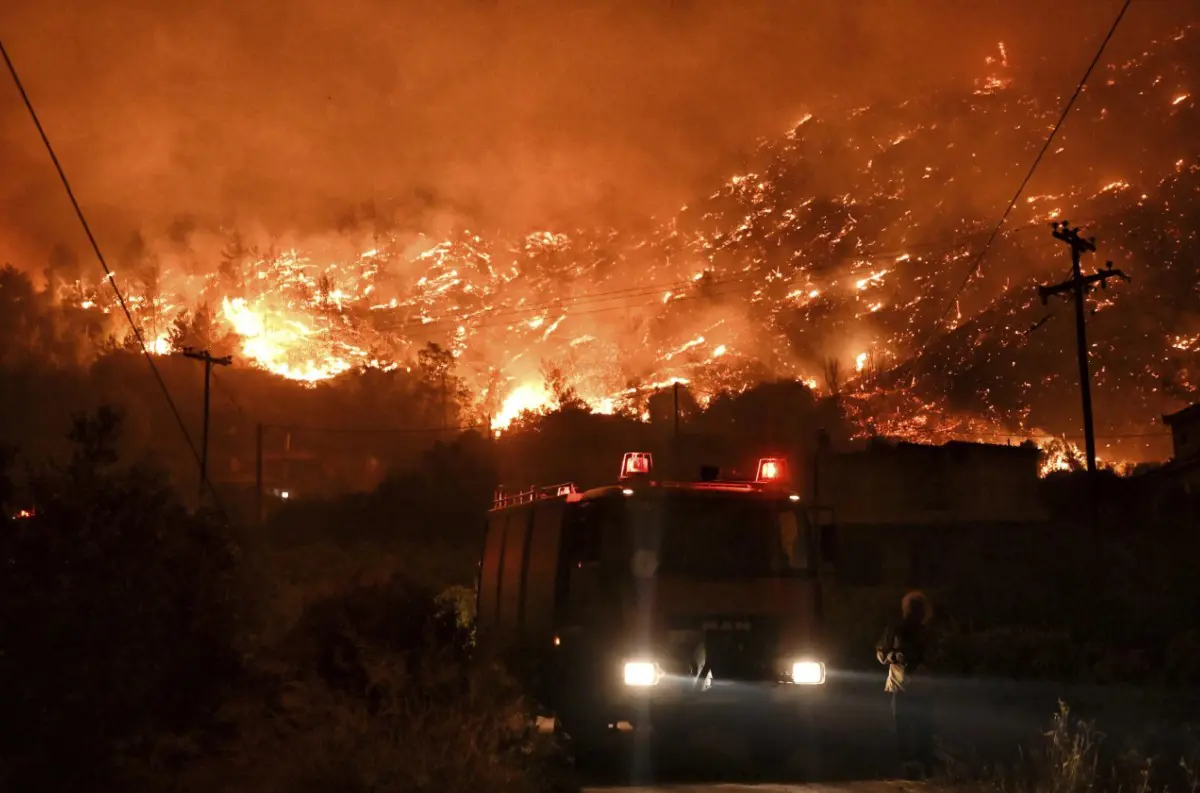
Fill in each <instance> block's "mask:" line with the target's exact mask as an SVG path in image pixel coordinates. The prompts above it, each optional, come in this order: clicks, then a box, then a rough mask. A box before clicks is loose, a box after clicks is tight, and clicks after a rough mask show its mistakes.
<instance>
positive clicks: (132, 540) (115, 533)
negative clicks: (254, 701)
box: [0, 410, 236, 791]
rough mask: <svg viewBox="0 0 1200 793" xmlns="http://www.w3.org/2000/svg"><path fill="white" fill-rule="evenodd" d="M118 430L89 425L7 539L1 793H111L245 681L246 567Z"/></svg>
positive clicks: (110, 419)
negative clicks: (238, 604) (148, 753)
mask: <svg viewBox="0 0 1200 793" xmlns="http://www.w3.org/2000/svg"><path fill="white" fill-rule="evenodd" d="M119 425H120V422H119V417H118V416H117V415H116V414H115V413H113V412H111V411H105V410H102V411H100V412H99V413H97V414H96V415H95V416H90V417H80V418H78V419H77V420H76V423H75V426H74V429H73V430H72V432H71V436H70V437H71V439H72V440H73V441H74V443H75V450H74V455H73V456H72V458H71V459H70V461H69V462H67V463H65V464H62V465H56V466H52V467H48V468H45V469H42V470H38V471H35V472H34V473H33V474H32V475H31V476H30V478H29V481H28V486H27V487H23V488H21V489H20V490H21V491H22V492H20V493H17V492H16V489H15V488H9V490H10V493H9V498H11V499H13V500H14V501H18V500H19V502H20V503H21V505H22V506H21V508H22V509H23V510H25V512H24V514H25V515H26V516H25V517H21V518H19V519H15V520H9V519H8V516H5V525H4V531H3V532H0V560H2V562H3V569H2V570H0V692H3V694H2V695H0V697H2V699H0V701H2V703H3V704H0V713H2V714H3V715H2V716H0V789H3V790H37V791H55V790H71V791H82V790H90V789H97V788H102V787H104V786H105V785H106V784H107V783H109V782H111V781H112V780H113V779H114V777H115V776H116V775H117V774H118V773H119V767H120V766H121V765H122V763H124V762H126V761H128V759H129V758H131V757H135V756H137V755H138V754H139V753H141V752H143V751H144V750H145V748H146V746H147V744H148V743H152V742H154V741H155V740H156V739H157V736H160V735H164V734H169V733H172V732H176V731H180V730H185V729H190V728H192V727H193V726H194V725H196V724H199V723H202V722H203V721H204V720H205V718H206V716H207V714H208V713H210V712H211V710H212V709H213V707H215V702H216V700H217V693H218V689H219V686H220V684H221V682H222V681H225V680H228V679H230V677H231V676H232V673H233V671H234V670H235V668H236V656H235V654H234V650H233V648H234V646H235V634H236V619H235V617H236V611H235V603H234V590H235V588H236V587H235V586H234V582H235V577H234V572H235V559H236V556H235V553H234V551H233V548H232V546H231V544H230V542H229V540H228V537H227V534H226V532H225V530H224V527H223V526H222V525H221V524H220V523H218V522H216V521H215V520H212V519H210V518H209V517H207V516H205V515H194V514H190V513H189V512H188V511H187V510H186V509H185V508H184V506H183V504H182V503H181V502H180V500H179V498H178V497H177V495H176V493H175V492H174V490H173V489H172V488H171V487H170V485H169V484H168V483H167V481H166V480H165V478H164V476H163V475H162V474H161V472H159V471H157V470H153V469H148V468H144V467H138V466H134V467H122V466H119V465H118V464H117V457H116V453H115V448H116V441H117V436H118V429H119Z"/></svg>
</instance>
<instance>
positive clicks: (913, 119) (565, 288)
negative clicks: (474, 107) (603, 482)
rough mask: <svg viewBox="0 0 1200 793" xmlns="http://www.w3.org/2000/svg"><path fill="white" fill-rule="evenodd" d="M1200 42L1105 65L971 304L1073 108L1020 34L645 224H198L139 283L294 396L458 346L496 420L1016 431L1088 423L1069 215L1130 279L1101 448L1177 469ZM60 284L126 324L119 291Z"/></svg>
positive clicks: (1097, 328) (132, 278) (776, 149)
mask: <svg viewBox="0 0 1200 793" xmlns="http://www.w3.org/2000/svg"><path fill="white" fill-rule="evenodd" d="M1198 42H1200V30H1197V29H1194V28H1186V27H1185V28H1182V29H1177V30H1174V31H1173V32H1172V33H1171V35H1170V36H1168V37H1165V38H1164V39H1163V40H1161V41H1155V42H1153V43H1152V45H1148V46H1147V50H1146V51H1145V52H1143V53H1142V54H1141V55H1139V56H1138V57H1136V58H1132V59H1129V60H1127V61H1125V62H1121V63H1114V64H1111V65H1108V66H1106V67H1105V68H1104V69H1103V70H1098V71H1097V72H1096V74H1095V75H1094V76H1093V79H1092V84H1091V86H1090V88H1089V90H1088V91H1087V92H1086V94H1085V95H1084V101H1082V102H1081V104H1080V106H1079V107H1078V109H1077V112H1074V113H1073V114H1072V116H1071V118H1070V119H1069V121H1068V126H1067V127H1066V128H1065V129H1064V134H1063V135H1062V136H1061V138H1060V142H1059V143H1058V144H1056V150H1054V151H1053V156H1052V157H1048V159H1047V161H1046V163H1045V165H1044V167H1043V169H1042V172H1040V173H1039V176H1038V177H1037V178H1035V179H1034V181H1033V182H1032V183H1031V185H1030V187H1029V190H1028V191H1027V192H1026V193H1025V195H1023V196H1022V199H1021V201H1020V204H1019V206H1018V208H1017V209H1016V210H1015V211H1014V213H1013V215H1012V217H1011V218H1010V219H1009V222H1008V224H1007V225H1006V227H1005V231H1004V233H1003V234H1002V235H1001V237H1000V238H999V239H998V240H997V242H996V244H995V245H994V246H993V247H992V249H991V251H990V252H989V255H988V257H987V260H986V261H985V262H984V263H983V266H982V268H981V271H980V272H979V273H978V274H977V275H976V276H975V277H972V278H971V280H970V281H969V282H968V284H967V287H966V289H964V290H963V292H962V294H961V297H960V298H959V299H958V300H956V301H955V302H954V303H953V304H952V305H949V311H947V310H946V309H947V306H948V301H949V300H950V299H951V297H952V296H953V295H954V294H955V290H956V289H957V288H958V286H959V284H960V283H961V282H962V279H963V277H964V276H965V275H966V274H967V270H968V267H969V266H970V264H971V262H972V259H973V257H974V256H975V255H976V254H977V252H978V251H979V250H980V248H981V246H982V245H983V243H984V240H985V239H986V238H987V237H988V234H989V231H990V228H991V225H992V224H994V223H995V218H996V217H997V215H998V213H999V211H1000V210H1001V209H1002V208H1003V206H1004V203H1005V201H1006V200H1007V198H1008V197H1009V196H1010V195H1011V191H1012V189H1013V187H1014V186H1015V185H1016V184H1017V183H1018V182H1019V179H1020V176H1021V175H1022V173H1023V172H1024V170H1025V169H1027V168H1028V165H1029V162H1030V160H1031V159H1032V156H1033V154H1034V153H1036V151H1037V148H1038V147H1039V146H1040V145H1041V142H1042V141H1043V140H1044V138H1045V135H1046V134H1047V132H1048V129H1049V127H1050V126H1051V125H1052V124H1053V122H1054V120H1055V117H1056V116H1057V114H1058V112H1059V109H1060V107H1061V99H1062V97H1061V96H1060V95H1058V94H1056V93H1055V91H1054V90H1050V91H1047V90H1046V89H1045V88H1041V87H1038V88H1036V90H1035V87H1034V83H1035V80H1034V77H1033V76H1032V75H1033V72H1032V71H1030V72H1023V71H1022V70H1021V69H1020V68H1019V65H1018V64H1010V63H1009V57H1008V53H1007V50H1006V48H1005V46H1004V44H1003V43H999V44H998V45H997V46H996V48H995V50H994V52H992V53H990V54H987V55H986V56H984V55H981V57H980V74H979V75H978V78H977V79H976V80H975V81H974V83H973V84H970V85H964V86H960V87H959V88H957V89H955V88H946V89H944V90H942V91H939V92H937V93H935V94H933V95H928V96H923V97H914V98H909V99H905V100H901V101H896V102H893V103H891V104H879V105H876V106H870V107H851V108H845V109H843V110H842V111H840V112H838V113H834V112H832V111H829V110H821V111H819V112H818V111H817V110H813V111H812V112H805V113H803V114H802V115H801V116H800V117H799V119H798V120H797V122H796V123H795V125H794V127H793V128H792V129H790V130H787V131H786V133H785V134H783V135H781V136H779V137H778V138H777V139H772V140H763V141H761V142H760V143H759V145H758V147H757V148H756V149H755V151H753V152H752V153H750V154H749V155H747V156H746V158H745V166H744V168H743V169H742V171H741V172H740V173H738V174H736V175H733V176H731V177H730V178H729V179H728V180H727V181H726V182H725V183H724V184H721V185H719V186H718V187H716V189H715V190H713V191H712V192H711V193H710V194H709V195H707V196H705V197H702V198H700V199H698V200H695V201H693V202H690V203H689V204H688V205H687V206H685V207H683V208H682V209H681V210H680V211H679V212H678V213H677V214H676V215H675V216H673V217H670V218H666V219H659V220H657V221H655V222H654V224H653V229H652V230H651V231H650V232H648V233H642V232H633V231H630V230H622V229H612V228H569V229H567V228H562V229H554V230H548V231H537V232H535V233H527V234H523V235H512V234H504V233H490V232H489V233H485V232H483V231H471V230H466V229H461V228H460V229H458V230H455V231H453V232H451V233H449V234H447V235H446V236H444V237H441V238H433V237H430V236H427V235H412V234H402V233H398V232H394V231H389V230H387V229H384V230H379V229H376V230H375V231H374V232H373V233H371V234H364V235H356V234H346V235H342V236H340V237H339V238H338V240H337V242H336V247H338V248H340V249H341V250H340V251H336V252H330V250H331V246H328V245H325V243H324V241H314V240H299V241H295V240H282V239H275V240H273V241H272V242H271V243H269V244H266V245H264V246H262V247H257V248H256V247H253V246H250V245H248V244H246V243H245V242H243V241H242V239H241V238H240V237H237V236H236V235H232V236H231V235H223V236H222V235H213V239H216V238H217V237H218V236H220V242H219V243H217V242H213V241H212V240H208V241H205V239H204V238H203V235H202V234H201V233H200V232H194V231H193V232H190V236H187V237H186V241H185V242H184V243H183V244H179V243H178V242H175V243H172V244H169V245H168V244H165V243H164V244H163V245H161V246H159V245H155V244H150V245H147V246H144V247H142V248H140V249H135V250H133V251H130V252H127V255H126V257H125V258H124V261H123V262H122V264H123V266H118V267H117V268H116V269H117V270H118V275H117V277H118V280H119V281H121V283H122V284H123V285H124V287H125V289H126V290H127V292H128V293H129V295H130V300H131V303H132V305H133V308H134V310H135V312H136V315H137V318H138V321H139V322H140V323H141V324H142V325H143V327H144V329H145V331H146V335H147V337H148V338H149V339H150V340H152V343H153V345H154V349H155V350H156V351H159V352H165V351H166V350H167V349H168V347H169V345H170V339H171V328H172V322H173V321H174V320H176V319H177V318H178V317H179V316H180V315H181V312H191V314H192V315H194V314H195V313H196V312H197V309H198V307H199V306H206V307H207V312H208V314H209V316H210V319H211V322H212V323H213V326H214V328H217V329H219V330H220V333H219V334H217V335H226V334H230V335H229V339H230V341H231V343H232V346H233V348H234V349H232V350H231V351H232V352H233V353H234V354H235V355H236V356H237V357H238V360H239V362H240V363H241V364H243V365H250V366H258V367H262V368H265V369H268V370H270V371H272V372H275V373H277V374H279V375H281V376H283V377H288V378H292V379H295V380H298V381H303V382H315V381H319V380H323V379H328V378H332V377H336V376H337V375H338V374H340V373H342V372H345V371H347V370H350V369H353V368H356V367H364V366H365V367H379V368H390V367H395V366H407V365H409V362H410V361H411V360H412V359H413V356H414V354H415V351H416V350H417V349H419V348H420V347H421V346H422V345H424V344H425V343H426V342H427V341H436V342H438V343H439V344H442V345H443V346H446V347H448V348H450V349H451V350H452V351H453V352H454V354H455V356H456V357H457V360H458V362H459V371H460V373H461V374H462V375H463V376H464V377H466V378H467V379H468V381H469V383H470V384H471V385H472V386H473V388H474V391H475V393H476V394H478V395H479V407H480V412H481V413H482V414H484V415H489V416H491V417H492V418H493V421H494V423H495V424H496V425H498V426H504V425H505V424H506V423H507V422H508V421H509V420H511V419H512V417H513V416H514V415H515V414H516V413H517V412H518V411H519V410H520V409H524V408H537V407H539V406H541V405H543V404H545V403H547V402H549V401H550V400H551V399H553V395H552V394H551V392H550V390H549V388H548V387H547V385H546V381H547V374H548V373H549V374H551V375H552V376H553V378H557V379H558V380H559V381H560V382H561V384H565V385H569V386H570V387H572V388H573V389H575V391H576V392H577V393H578V394H579V395H580V396H582V397H583V398H584V399H585V400H586V401H587V402H588V403H589V404H590V405H591V406H592V407H593V409H596V410H601V411H611V410H613V409H615V408H616V407H618V406H621V405H622V404H625V405H630V406H633V407H635V408H636V409H640V408H637V404H638V399H639V395H641V394H644V393H645V392H646V391H647V390H649V389H652V388H654V387H656V386H661V385H663V384H666V383H670V382H671V381H674V380H679V381H684V382H687V383H689V384H690V386H691V387H692V388H693V390H694V391H695V392H696V394H697V395H698V398H700V399H701V400H703V399H704V398H705V397H706V396H707V395H708V394H711V393H714V392H717V391H719V390H721V389H730V388H732V389H739V388H742V387H745V386H746V385H747V384H749V383H752V382H755V381H760V380H763V379H770V378H780V377H782V378H795V379H800V380H803V381H805V382H807V383H809V384H810V385H811V386H812V387H813V388H814V389H817V390H821V391H825V392H829V391H838V392H841V393H842V394H844V395H845V397H846V400H845V404H846V405H847V408H848V410H849V411H850V413H851V414H852V415H853V416H854V417H855V420H856V422H857V423H858V424H859V425H860V426H862V428H863V432H864V434H866V433H880V434H885V435H894V436H899V437H906V438H910V439H914V440H931V441H942V440H946V439H949V438H954V437H958V438H972V437H974V438H981V439H999V440H1004V439H1020V438H1024V437H1030V436H1031V435H1044V434H1052V433H1068V434H1074V433H1076V432H1078V427H1079V420H1078V417H1077V408H1076V405H1077V402H1078V397H1077V383H1076V381H1075V378H1074V374H1073V373H1074V371H1075V364H1074V358H1073V346H1072V345H1073V337H1072V336H1071V332H1072V328H1071V320H1070V307H1069V305H1063V306H1061V307H1060V306H1059V305H1058V304H1057V303H1052V304H1051V305H1050V306H1048V307H1045V308H1043V306H1042V305H1041V304H1040V302H1039V301H1038V300H1037V295H1036V290H1035V286H1036V285H1037V284H1038V283H1044V282H1049V281H1056V280H1059V279H1060V278H1061V276H1062V273H1063V272H1064V270H1065V269H1066V268H1067V267H1068V265H1069V259H1068V258H1067V254H1066V251H1065V249H1062V248H1061V246H1059V245H1058V244H1057V243H1055V241H1054V240H1052V239H1051V238H1050V234H1049V229H1048V223H1049V221H1051V220H1052V219H1062V218H1064V217H1067V218H1070V220H1072V221H1073V222H1074V223H1077V224H1082V225H1084V227H1085V233H1087V234H1095V235H1096V236H1097V237H1098V247H1099V250H1100V252H1101V253H1100V256H1099V257H1097V261H1095V262H1085V266H1086V267H1088V268H1089V269H1090V268H1091V266H1093V265H1096V266H1099V265H1101V264H1102V262H1103V259H1104V258H1110V259H1113V260H1114V261H1116V262H1117V264H1118V265H1119V266H1121V267H1122V268H1123V269H1125V270H1126V271H1127V272H1130V273H1131V274H1133V276H1134V279H1135V280H1134V282H1133V283H1132V284H1120V285H1117V286H1115V287H1114V288H1113V289H1111V290H1110V291H1107V292H1103V293H1097V294H1095V295H1093V298H1092V302H1091V306H1092V310H1093V314H1092V316H1091V317H1090V319H1089V323H1090V324H1089V332H1090V334H1091V344H1092V355H1093V364H1092V371H1093V373H1094V378H1095V379H1094V382H1095V392H1096V401H1097V417H1098V428H1097V431H1098V434H1099V435H1100V436H1101V442H1100V452H1101V457H1102V458H1106V459H1126V460H1138V459H1145V458H1155V457H1162V456H1164V455H1165V453H1166V452H1167V446H1166V444H1165V443H1164V442H1163V441H1162V439H1161V438H1160V437H1154V436H1151V437H1141V436H1145V435H1149V434H1151V433H1154V432H1155V427H1154V426H1153V423H1154V420H1155V419H1156V417H1157V416H1158V415H1159V414H1160V413H1161V412H1163V411H1165V410H1167V409H1170V408H1171V407H1173V406H1175V405H1177V404H1178V403H1179V401H1181V400H1188V399H1194V398H1195V396H1196V392H1197V383H1196V377H1197V375H1196V367H1197V364H1198V363H1200V361H1198V359H1197V355H1198V354H1200V342H1197V338H1200V335H1198V334H1200V316H1198V314H1197V312H1196V306H1197V305H1200V303H1197V298H1198V297H1200V294H1198V292H1200V276H1197V270H1196V268H1195V266H1194V264H1193V261H1194V257H1195V255H1196V252H1197V249H1196V231H1197V229H1200V202H1198V195H1200V192H1198V191H1200V141H1197V139H1196V138H1195V136H1194V135H1193V134H1191V130H1192V129H1194V126H1195V113H1196V109H1195V100H1194V98H1193V94H1192V88H1193V86H1191V85H1190V84H1189V79H1194V78H1192V77H1191V75H1189V72H1188V69H1187V67H1186V65H1187V64H1191V63H1198V62H1200V57H1198V56H1200V49H1198V46H1200V45H1198ZM1055 88H1056V90H1062V88H1063V87H1061V86H1056V87H1055ZM359 237H361V242H360V243H358V244H357V247H356V248H355V250H354V252H353V253H350V254H347V253H345V248H346V246H347V245H354V244H356V243H355V240H358V239H359ZM271 245H274V246H276V247H275V248H274V249H273V248H271V247H270V246H271ZM202 250H208V251H209V253H207V254H201V253H199V251H202ZM216 251H220V253H219V254H217V253H216ZM61 291H62V295H63V297H64V299H65V300H67V301H68V302H71V303H73V304H75V305H78V306H80V307H83V308H89V309H94V310H101V311H111V310H112V297H111V290H108V289H107V288H105V286H104V285H103V284H98V283H94V282H93V283H91V284H85V283H75V284H71V285H68V286H65V287H64V288H63V289H62V290H61ZM206 321H207V320H206ZM927 342H928V344H927ZM1116 436H1121V437H1116Z"/></svg>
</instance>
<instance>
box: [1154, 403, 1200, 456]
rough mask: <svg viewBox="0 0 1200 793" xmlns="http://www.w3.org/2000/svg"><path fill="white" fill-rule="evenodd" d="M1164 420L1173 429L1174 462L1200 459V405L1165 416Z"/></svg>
mask: <svg viewBox="0 0 1200 793" xmlns="http://www.w3.org/2000/svg"><path fill="white" fill-rule="evenodd" d="M1162 420H1163V424H1166V425H1167V426H1168V427H1170V428H1171V445H1172V447H1173V448H1174V454H1173V455H1172V461H1174V462H1185V461H1188V460H1194V459H1196V458H1197V457H1200V404H1196V405H1190V406H1188V407H1185V408H1184V409H1183V410H1180V411H1178V412H1176V413H1171V414H1169V415H1166V416H1163V417H1162Z"/></svg>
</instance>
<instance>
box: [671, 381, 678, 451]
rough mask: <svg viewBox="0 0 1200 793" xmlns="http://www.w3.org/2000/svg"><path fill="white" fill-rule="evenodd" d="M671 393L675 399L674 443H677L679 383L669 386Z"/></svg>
mask: <svg viewBox="0 0 1200 793" xmlns="http://www.w3.org/2000/svg"><path fill="white" fill-rule="evenodd" d="M671 385H672V386H673V387H672V389H671V391H672V392H673V395H674V397H675V442H676V443H679V381H678V380H676V381H675V382H674V383H672V384H671Z"/></svg>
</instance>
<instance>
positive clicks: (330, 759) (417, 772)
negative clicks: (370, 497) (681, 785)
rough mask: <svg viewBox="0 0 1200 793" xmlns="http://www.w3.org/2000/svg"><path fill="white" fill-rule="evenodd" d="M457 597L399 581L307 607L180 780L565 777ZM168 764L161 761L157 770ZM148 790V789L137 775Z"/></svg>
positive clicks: (423, 786) (235, 784)
mask: <svg viewBox="0 0 1200 793" xmlns="http://www.w3.org/2000/svg"><path fill="white" fill-rule="evenodd" d="M470 650H471V647H470V644H469V634H468V632H467V630H466V629H465V628H464V627H463V626H462V624H461V623H460V620H459V615H458V614H457V613H456V611H455V609H454V608H452V607H449V605H448V602H447V601H446V600H444V599H438V598H434V597H431V596H430V595H428V594H426V593H425V592H423V591H421V590H418V589H416V588H413V587H412V586H410V585H408V584H406V583H404V582H403V581H401V580H399V579H394V580H392V581H390V582H387V583H384V584H375V585H364V586H359V587H356V588H354V589H353V590H351V591H350V592H348V593H346V594H344V595H342V596H338V597H333V598H328V599H326V600H323V601H321V602H319V603H315V604H313V605H311V606H309V607H308V608H307V610H306V612H305V614H304V616H303V617H302V618H301V620H300V622H299V623H298V625H297V626H296V628H295V629H294V630H293V631H292V632H291V634H290V635H289V636H288V637H287V638H286V639H285V640H284V641H283V643H282V644H281V645H280V647H279V648H278V649H277V651H276V652H274V653H273V654H272V655H271V656H270V657H269V658H265V659H262V660H260V661H259V663H258V664H257V670H256V672H255V675H254V676H253V677H252V678H251V679H248V680H247V681H246V684H245V686H244V687H243V689H242V691H241V693H240V694H239V695H238V696H236V697H234V698H233V699H232V700H231V702H230V704H229V705H228V706H227V707H226V709H225V711H224V713H223V717H224V719H225V720H226V722H227V728H228V730H229V739H228V740H227V741H226V743H225V746H224V748H223V749H222V750H221V752H220V757H221V759H220V760H219V761H214V760H213V759H212V757H211V755H209V756H205V755H202V754H200V753H197V754H196V756H194V757H193V758H192V759H191V760H190V761H189V763H188V766H189V767H188V770H187V772H186V774H185V775H184V776H185V781H186V782H187V787H188V788H189V789H196V790H203V789H213V790H217V789H221V790H232V791H242V790H245V791H255V793H270V792H278V793H355V791H372V793H391V792H392V791H420V790H431V791H439V793H442V792H445V793H452V792H453V791H463V792H464V793H466V792H467V791H478V792H479V793H488V791H517V792H518V793H519V792H520V791H530V793H534V792H535V791H545V790H551V789H561V788H563V787H569V784H568V782H567V780H568V778H569V774H567V773H566V771H567V769H565V768H564V767H563V765H562V762H563V761H562V759H561V755H560V754H559V752H558V751H557V749H556V747H555V745H554V744H553V742H552V739H550V738H548V737H542V736H538V735H536V734H534V732H533V730H532V729H531V725H530V717H529V711H528V708H527V703H526V701H525V699H524V697H523V696H522V694H521V691H520V690H519V688H518V687H517V685H516V684H515V683H514V682H513V681H512V680H511V679H510V677H509V676H508V675H507V674H506V673H505V671H504V670H503V669H502V668H501V667H500V666H499V665H497V664H495V663H491V662H488V661H485V660H479V659H475V658H473V657H472V654H471V652H470ZM166 776H167V775H166V774H164V773H162V772H160V778H165V777H166ZM145 786H146V787H147V789H149V788H151V787H156V786H157V785H156V784H155V783H154V780H153V779H150V778H148V779H147V780H146V785H145Z"/></svg>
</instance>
